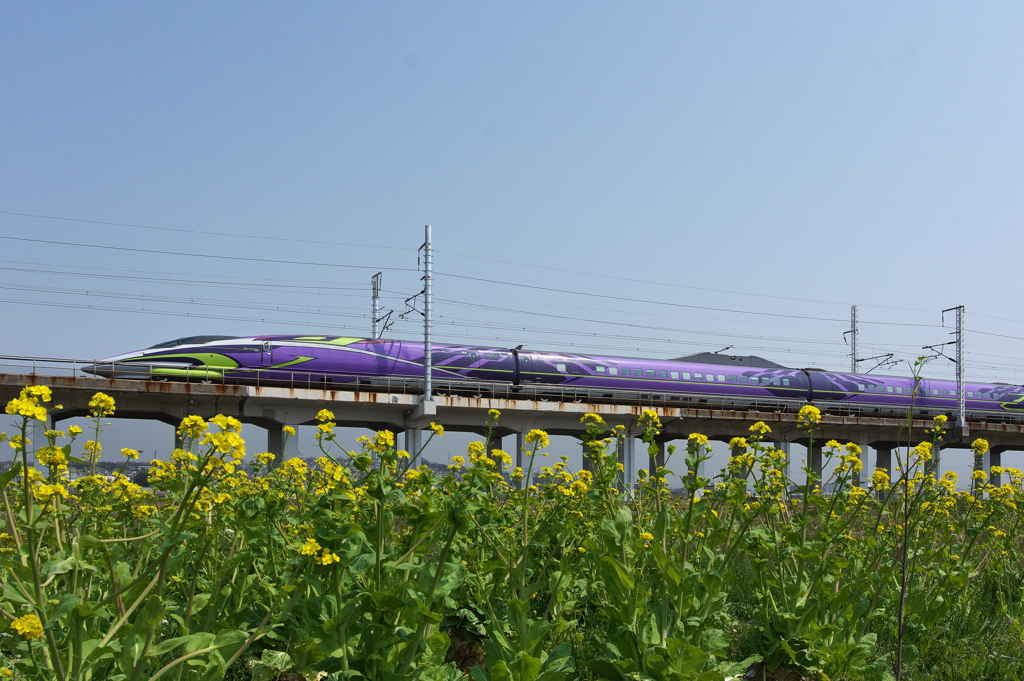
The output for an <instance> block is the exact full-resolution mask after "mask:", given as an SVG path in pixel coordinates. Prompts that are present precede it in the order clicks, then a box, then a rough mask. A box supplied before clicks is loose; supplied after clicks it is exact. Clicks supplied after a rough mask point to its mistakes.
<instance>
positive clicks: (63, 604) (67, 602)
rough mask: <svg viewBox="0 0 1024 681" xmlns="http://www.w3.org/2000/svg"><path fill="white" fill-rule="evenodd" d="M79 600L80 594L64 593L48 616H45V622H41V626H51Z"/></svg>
mask: <svg viewBox="0 0 1024 681" xmlns="http://www.w3.org/2000/svg"><path fill="white" fill-rule="evenodd" d="M80 600H82V597H81V596H77V595H74V594H66V595H65V596H64V597H63V598H61V599H60V605H58V606H57V609H56V610H54V611H53V612H52V613H50V616H49V617H48V618H47V620H46V622H44V623H43V626H44V627H51V626H53V625H54V624H55V623H57V622H59V621H60V620H61V618H62V617H64V615H66V614H68V613H69V612H71V610H72V609H73V608H74V607H75V606H76V605H78V602H79V601H80Z"/></svg>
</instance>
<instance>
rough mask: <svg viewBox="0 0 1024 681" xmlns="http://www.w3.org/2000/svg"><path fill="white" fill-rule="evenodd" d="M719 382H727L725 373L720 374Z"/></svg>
mask: <svg viewBox="0 0 1024 681" xmlns="http://www.w3.org/2000/svg"><path fill="white" fill-rule="evenodd" d="M718 382H719V383H725V374H718Z"/></svg>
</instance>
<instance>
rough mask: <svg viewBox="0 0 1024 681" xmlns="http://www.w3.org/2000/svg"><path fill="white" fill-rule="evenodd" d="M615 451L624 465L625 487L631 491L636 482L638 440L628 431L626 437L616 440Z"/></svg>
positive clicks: (623, 478)
mask: <svg viewBox="0 0 1024 681" xmlns="http://www.w3.org/2000/svg"><path fill="white" fill-rule="evenodd" d="M615 450H616V453H617V454H618V458H619V463H621V464H622V480H623V482H624V483H625V485H624V486H625V488H626V489H627V490H631V489H633V484H634V482H635V481H636V439H635V438H633V437H632V436H631V435H630V434H629V431H626V434H625V435H624V436H622V437H620V438H618V439H617V440H616V442H615Z"/></svg>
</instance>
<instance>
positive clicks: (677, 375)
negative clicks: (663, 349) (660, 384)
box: [672, 371, 679, 379]
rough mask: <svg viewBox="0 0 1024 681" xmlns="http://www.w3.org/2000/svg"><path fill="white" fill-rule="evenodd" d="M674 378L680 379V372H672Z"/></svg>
mask: <svg viewBox="0 0 1024 681" xmlns="http://www.w3.org/2000/svg"><path fill="white" fill-rule="evenodd" d="M672 378H676V379H678V378H679V372H678V371H673V372H672Z"/></svg>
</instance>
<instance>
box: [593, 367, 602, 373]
mask: <svg viewBox="0 0 1024 681" xmlns="http://www.w3.org/2000/svg"><path fill="white" fill-rule="evenodd" d="M594 371H596V372H597V373H599V374H603V373H604V367H603V366H596V367H594Z"/></svg>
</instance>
